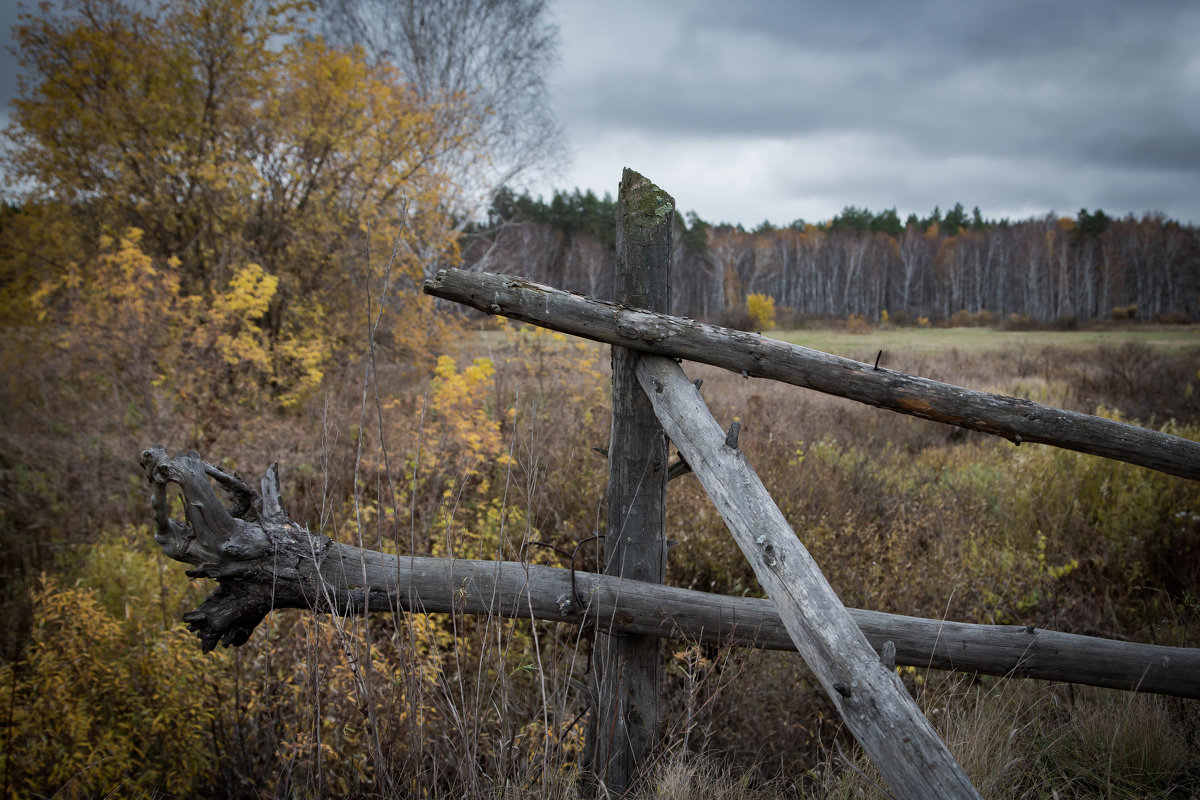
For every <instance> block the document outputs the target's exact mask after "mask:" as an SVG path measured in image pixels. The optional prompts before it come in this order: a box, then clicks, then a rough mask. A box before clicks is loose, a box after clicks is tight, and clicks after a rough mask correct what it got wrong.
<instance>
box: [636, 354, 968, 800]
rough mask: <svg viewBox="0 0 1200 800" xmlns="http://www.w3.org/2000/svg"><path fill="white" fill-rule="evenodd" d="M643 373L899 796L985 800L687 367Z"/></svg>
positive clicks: (675, 438) (647, 362) (654, 401)
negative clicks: (735, 442)
mask: <svg viewBox="0 0 1200 800" xmlns="http://www.w3.org/2000/svg"><path fill="white" fill-rule="evenodd" d="M637 375H638V379H639V380H640V381H641V384H642V389H643V390H644V391H645V392H646V395H647V397H649V398H650V403H651V405H653V406H654V413H655V414H657V415H658V419H659V421H660V422H662V425H663V429H664V430H665V431H666V432H667V436H669V437H670V438H671V441H672V442H674V443H675V446H676V447H677V448H678V449H679V452H680V454H681V455H682V456H683V458H685V459H687V462H688V464H690V465H691V467H692V471H693V472H694V473H695V474H696V477H697V478H698V479H699V480H700V483H701V485H703V486H704V490H705V492H706V493H707V494H708V496H709V497H710V498H711V499H712V501H713V504H714V505H715V506H716V507H717V510H718V511H719V512H720V513H721V516H722V517H724V518H725V523H726V525H728V527H729V530H730V532H731V533H732V534H733V538H734V539H735V540H736V541H737V543H738V546H739V547H740V548H741V550H742V553H743V554H745V556H746V558H747V560H749V561H750V565H751V567H753V569H754V574H755V576H756V577H757V578H758V582H759V583H760V584H761V585H762V587H763V588H764V589H765V590H766V592H767V595H768V596H769V597H770V598H771V600H773V601H774V603H775V608H776V610H778V612H779V615H780V617H781V618H782V619H783V624H784V627H786V628H787V631H788V634H789V635H790V636H791V638H792V641H793V642H795V643H796V649H797V650H799V651H800V655H801V656H803V658H804V661H805V663H807V664H808V668H809V669H810V670H812V672H813V674H814V675H815V676H816V677H817V680H818V681H820V683H821V686H822V687H823V688H824V689H825V691H826V693H827V694H828V695H829V697H830V699H831V700H832V701H833V703H834V705H835V706H837V709H838V713H839V714H840V715H841V717H842V719H843V720H844V721H845V723H846V727H847V728H849V729H850V732H851V733H852V734H854V738H855V739H857V740H858V742H859V744H861V745H862V747H863V749H864V750H865V751H866V752H867V755H869V756H870V757H871V760H872V761H873V762H874V763H875V766H876V767H878V768H879V771H880V772H881V773H883V776H884V778H885V779H886V780H887V782H888V784H889V785H890V786H891V789H892V792H893V793H894V794H895V795H896V796H897V797H901V798H912V800H919V799H920V798H961V797H979V793H978V792H977V791H976V790H975V788H974V787H973V786H972V785H971V781H970V780H969V779H968V778H967V776H966V773H965V772H964V771H963V769H962V767H961V766H959V764H958V762H957V761H955V760H954V756H952V755H951V754H950V751H949V749H947V747H946V745H945V743H944V742H942V740H941V739H940V738H938V735H937V733H936V732H934V730H933V726H931V725H930V724H929V720H927V719H926V718H925V715H924V714H922V713H921V711H920V709H918V708H917V704H916V702H915V701H914V700H913V699H912V697H911V696H909V694H908V690H907V689H905V687H904V684H903V683H902V682H901V681H900V679H899V678H898V677H897V676H896V673H895V671H894V670H893V669H892V668H891V667H890V666H889V665H885V664H883V663H881V659H880V657H879V655H878V654H877V653H876V652H875V650H874V649H872V647H871V644H870V642H868V641H867V638H866V637H865V636H864V635H863V633H862V631H861V630H860V629H859V627H858V625H856V624H855V623H854V620H853V619H852V618H851V616H850V614H849V613H848V612H847V611H846V608H845V607H844V606H843V605H842V602H841V600H839V599H838V597H837V595H836V594H835V593H834V591H833V587H831V586H830V585H829V582H828V581H827V580H826V579H825V576H824V575H823V574H822V572H821V569H820V567H818V566H817V563H816V562H815V561H814V560H813V558H812V556H811V555H809V553H808V550H806V549H805V547H804V545H802V544H801V543H800V540H799V539H797V538H796V534H795V533H794V532H793V531H792V528H791V526H790V525H788V523H787V520H785V519H784V517H783V514H782V512H780V510H779V507H778V506H776V505H775V501H774V500H772V499H771V495H770V494H769V493H768V492H767V489H766V487H765V486H763V484H762V481H760V480H759V478H758V475H756V474H755V472H754V470H753V469H751V468H750V465H749V464H748V463H747V462H746V457H745V456H744V455H742V452H741V451H740V450H738V449H736V448H734V447H730V445H729V443H728V441H727V437H726V434H725V432H724V431H722V430H721V428H720V426H719V425H717V422H716V420H714V419H713V417H712V415H711V414H710V413H709V411H708V408H707V406H705V404H704V400H703V399H701V397H700V392H699V391H697V390H696V387H695V386H694V385H693V384H692V382H691V381H689V380H688V379H687V377H686V376H685V375H684V374H683V370H682V369H680V367H679V365H678V364H676V363H675V362H674V361H672V360H670V359H667V358H662V357H661V356H652V355H643V356H642V358H641V360H640V361H639V362H638V365H637ZM889 650H890V648H889Z"/></svg>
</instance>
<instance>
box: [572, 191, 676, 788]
mask: <svg viewBox="0 0 1200 800" xmlns="http://www.w3.org/2000/svg"><path fill="white" fill-rule="evenodd" d="M674 212H675V201H674V200H673V199H672V198H671V196H670V195H668V194H667V193H666V192H664V191H663V190H662V189H660V188H658V187H657V186H655V185H654V184H653V183H651V182H650V181H649V180H647V179H646V178H645V177H643V176H642V175H639V174H638V173H637V172H634V171H633V170H631V169H628V168H627V169H626V170H625V171H624V173H623V174H622V176H621V185H620V189H619V191H618V194H617V261H616V275H615V276H614V277H615V280H614V286H615V289H616V300H617V302H618V303H623V304H626V305H631V306H638V307H644V308H652V309H655V310H658V311H662V312H666V311H668V310H669V309H670V297H671V292H670V272H671V223H672V218H673V215H674ZM637 359H638V353H637V352H636V351H634V350H628V349H626V348H624V347H614V348H613V349H612V372H613V379H612V381H613V384H612V397H613V423H612V437H611V439H610V441H609V449H608V459H609V473H608V475H609V478H608V522H607V528H606V530H605V539H604V572H605V573H606V574H609V575H615V576H619V577H620V578H623V579H630V580H638V581H647V582H650V583H662V580H663V575H664V573H665V569H666V537H665V535H664V528H665V525H666V490H667V439H666V435H665V434H664V433H663V430H662V426H661V425H660V424H659V422H658V419H657V418H656V417H655V416H654V409H653V408H652V407H651V406H650V403H649V402H648V401H647V399H646V395H645V394H644V393H643V392H642V390H641V388H640V387H639V386H638V381H637V375H636V373H635V371H634V370H635V367H636V365H637ZM599 626H600V630H601V632H602V633H603V620H601V621H600V623H599ZM596 671H597V680H598V681H599V691H598V693H597V697H598V705H597V710H596V714H595V715H594V718H593V725H592V728H591V731H590V733H591V736H592V741H591V742H590V749H591V752H592V765H593V769H594V770H595V772H596V775H597V778H598V779H599V780H602V781H603V782H604V783H605V785H606V787H607V788H608V790H609V791H610V792H611V793H613V794H614V795H619V794H621V793H622V792H624V791H625V790H626V789H627V788H629V787H630V786H631V785H632V784H633V782H634V781H635V780H636V778H637V773H638V770H639V769H640V768H641V767H642V766H643V765H644V764H645V763H646V760H647V757H648V755H649V754H650V752H651V750H652V749H653V748H654V746H655V744H656V743H657V740H658V727H659V726H658V721H659V711H658V703H659V695H660V693H661V687H662V679H663V676H662V671H663V666H662V646H661V644H660V642H659V640H658V639H657V638H655V637H652V636H631V635H625V634H623V635H614V636H606V635H601V636H600V637H599V638H598V640H597V659H596Z"/></svg>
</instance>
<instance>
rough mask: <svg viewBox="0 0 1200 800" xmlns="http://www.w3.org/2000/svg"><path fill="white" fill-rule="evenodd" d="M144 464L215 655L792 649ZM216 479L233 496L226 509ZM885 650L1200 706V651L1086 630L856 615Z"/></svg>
mask: <svg viewBox="0 0 1200 800" xmlns="http://www.w3.org/2000/svg"><path fill="white" fill-rule="evenodd" d="M142 463H143V466H144V468H145V470H146V473H147V476H148V477H149V478H150V480H151V483H152V484H153V485H154V488H155V512H156V515H155V516H156V521H157V532H156V534H155V539H156V540H157V541H158V543H159V544H160V545H161V546H162V547H163V551H164V552H165V553H166V554H167V555H168V556H170V557H171V558H174V559H176V560H178V561H184V562H187V563H191V564H195V565H198V567H199V568H198V569H195V570H191V571H190V573H189V574H191V575H193V576H195V577H209V578H214V579H216V580H217V581H219V582H220V586H219V587H218V589H217V590H216V591H215V592H214V593H213V594H212V595H211V596H210V597H209V598H208V599H207V600H206V601H205V602H204V604H203V605H201V606H200V608H199V609H197V610H195V611H192V612H190V613H188V614H186V615H185V616H184V621H185V622H187V623H188V624H189V626H190V627H191V629H192V631H193V632H194V633H196V634H197V635H198V636H199V637H200V638H201V643H202V646H203V647H204V648H205V649H212V648H213V647H215V646H216V645H217V644H218V643H219V642H220V643H224V644H227V645H229V644H235V645H236V644H242V643H244V642H245V641H246V640H247V639H248V638H249V636H250V634H251V633H252V632H253V630H254V628H255V627H256V626H257V625H258V623H259V622H260V621H261V620H262V618H263V617H264V616H265V615H266V613H267V612H269V611H270V610H272V609H280V608H305V609H310V610H313V611H318V612H323V613H329V612H334V613H340V614H348V613H354V612H361V611H362V610H363V607H364V605H365V606H366V608H367V610H369V611H397V610H403V611H413V612H459V613H467V614H494V615H496V616H501V617H509V618H522V619H529V618H534V619H540V620H547V621H558V622H569V623H577V624H578V623H582V622H584V621H588V620H590V621H591V622H594V623H595V624H596V625H597V626H598V627H600V628H601V629H602V630H609V631H614V632H629V633H644V634H652V635H654V636H662V637H670V638H679V639H687V640H695V641H702V642H709V643H714V644H730V645H738V646H753V647H759V648H764V649H773V650H794V649H795V646H794V645H793V644H792V641H791V639H790V638H789V636H788V634H787V631H786V630H785V629H784V627H783V623H782V621H781V620H780V618H779V614H778V613H776V611H775V606H774V605H773V604H772V603H771V602H770V601H769V600H762V599H756V598H748V597H729V596H725V595H717V594H710V593H707V592H698V591H694V590H690V589H679V588H674V587H669V586H661V585H657V584H650V583H642V582H639V581H629V580H621V579H618V578H613V577H605V576H601V575H596V574H594V573H590V572H575V573H574V587H575V593H576V598H575V599H572V572H571V571H570V570H567V569H562V568H558V567H547V566H540V565H530V564H523V563H518V562H512V561H468V560H458V559H447V558H428V557H414V556H395V555H388V554H385V553H380V552H377V551H372V550H360V549H358V548H356V547H351V546H349V545H344V544H340V543H338V542H333V541H331V540H330V539H329V538H327V537H325V536H322V535H318V534H313V533H310V532H309V531H307V530H305V529H304V528H303V527H302V526H299V525H296V524H295V523H293V522H292V521H291V520H289V519H288V518H287V515H286V513H285V512H283V510H282V509H281V508H280V507H279V504H278V497H279V493H278V484H277V474H276V472H275V470H274V469H272V470H270V471H268V473H267V475H266V476H265V477H264V479H263V482H262V485H263V488H264V492H263V494H262V495H261V496H260V495H259V494H258V493H256V492H254V491H253V490H251V489H250V488H249V487H248V486H246V485H245V484H244V483H242V482H241V481H240V480H237V479H235V478H233V477H232V476H229V475H226V474H225V473H223V472H222V471H221V470H219V469H217V468H216V467H213V466H211V465H209V464H205V463H204V462H203V461H201V460H200V459H199V456H198V455H195V454H190V453H189V454H187V455H185V456H179V457H176V458H168V457H167V454H166V453H165V452H164V451H163V450H162V449H161V448H154V449H153V450H148V451H146V453H145V454H143V457H142ZM209 477H212V478H214V479H215V480H217V482H218V483H220V484H221V485H222V486H223V487H224V488H225V489H226V491H227V492H229V493H230V494H231V495H232V496H233V497H234V503H233V506H232V507H231V508H230V509H226V508H225V507H224V506H223V505H222V504H221V503H220V501H219V500H218V499H217V497H216V495H215V493H214V492H213V489H212V486H211V484H210V483H209V480H208V478H209ZM168 483H176V484H178V485H179V486H180V488H181V489H182V491H183V495H184V500H185V506H186V508H187V509H188V523H189V524H186V525H185V524H180V523H178V522H176V521H174V520H171V519H169V518H168V516H167V513H166V486H167V484H168ZM849 611H850V615H851V617H852V618H853V619H854V621H855V623H857V624H858V626H859V628H861V629H862V631H863V633H864V634H866V637H867V639H868V641H870V643H871V645H872V647H874V648H875V649H876V650H877V651H878V650H882V649H883V646H884V644H885V643H886V642H892V643H893V644H894V645H895V648H896V663H897V664H901V665H908V666H914V667H922V668H924V667H930V668H934V669H944V670H957V671H960V672H978V673H981V674H985V675H1007V676H1014V677H1021V678H1039V679H1043V680H1053V681H1066V682H1070V683H1079V684H1087V685H1091V686H1104V687H1109V688H1114V689H1125V690H1132V691H1140V692H1152V693H1156V694H1168V695H1177V696H1180V697H1193V698H1200V649H1196V648H1174V647H1162V646H1158V645H1146V644H1135V643H1131V642H1122V641H1115V640H1111V639H1101V638H1097V637H1091V636H1079V635H1076V634H1070V633H1060V632H1056V631H1048V630H1044V629H1040V628H1038V629H1034V628H1028V627H1022V626H1017V625H972V624H967V623H962V622H947V621H942V620H936V619H921V618H918V617H907V616H901V615H897V614H884V613H881V612H877V611H859V610H855V609H849Z"/></svg>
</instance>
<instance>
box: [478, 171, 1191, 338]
mask: <svg viewBox="0 0 1200 800" xmlns="http://www.w3.org/2000/svg"><path fill="white" fill-rule="evenodd" d="M615 211H616V204H615V201H614V200H613V199H612V197H611V196H610V195H608V194H606V195H605V196H604V197H603V198H599V197H597V196H596V195H595V194H594V193H593V192H591V191H587V192H580V191H579V190H578V189H576V190H574V191H573V192H555V193H554V195H553V197H552V198H551V199H550V202H548V203H547V202H545V201H543V200H542V199H541V198H540V197H539V198H538V199H536V200H535V199H533V198H531V197H530V196H529V195H528V194H520V195H518V194H515V193H514V192H512V191H509V190H501V191H500V192H499V193H498V194H497V195H496V198H495V200H494V202H493V203H492V206H491V209H490V211H489V218H488V223H487V224H486V225H482V226H479V227H478V228H477V229H475V230H473V231H471V234H472V235H471V237H470V240H469V242H468V243H467V245H466V247H465V248H464V251H463V255H464V260H465V263H466V264H467V265H468V266H470V267H473V268H477V269H481V270H489V271H495V272H510V273H514V274H520V275H523V276H526V277H529V278H531V279H534V280H539V281H544V282H546V283H549V284H552V285H554V286H558V287H562V288H566V289H571V290H574V291H578V292H583V293H586V294H590V295H593V296H597V297H611V294H612V267H613V259H614V257H615V250H614V244H615V239H616V235H615V233H616V232H615ZM674 249H675V253H674V275H673V276H672V307H673V311H674V312H675V313H677V314H682V315H686V316H691V317H697V318H700V319H705V320H723V321H729V320H733V319H736V318H737V317H738V316H739V315H740V314H742V312H743V311H744V309H745V304H746V297H747V295H749V294H754V293H759V294H765V295H768V296H770V297H773V298H774V299H775V301H776V303H777V305H779V306H780V307H782V308H784V309H790V310H791V313H792V315H793V316H794V318H798V319H803V318H846V317H849V316H850V315H854V314H861V315H863V316H865V317H866V318H868V319H872V320H875V319H879V318H881V316H883V315H884V312H885V311H886V312H887V316H888V317H889V318H890V319H891V320H893V321H897V322H899V321H904V320H906V319H907V320H910V321H916V320H918V319H920V318H922V317H925V318H928V319H931V320H933V321H939V320H951V319H952V318H955V315H956V314H957V315H958V317H957V318H958V319H963V318H964V312H965V314H966V315H970V318H971V319H973V320H975V321H979V320H988V321H1004V320H1014V321H1015V320H1023V321H1032V322H1036V323H1051V322H1059V323H1066V324H1070V323H1073V322H1075V321H1083V322H1086V321H1090V320H1095V319H1104V318H1114V317H1115V318H1120V319H1144V320H1153V319H1157V320H1160V321H1177V322H1182V321H1190V320H1194V319H1196V318H1197V316H1198V312H1200V230H1197V228H1196V227H1195V226H1193V225H1181V224H1180V223H1178V222H1176V221H1174V220H1170V219H1167V218H1166V217H1165V216H1163V215H1162V214H1147V215H1144V216H1143V217H1141V218H1136V217H1134V216H1132V215H1130V216H1126V217H1124V218H1121V219H1116V218H1112V217H1110V216H1108V215H1107V214H1105V213H1104V212H1103V211H1095V212H1094V213H1089V212H1088V211H1087V210H1086V209H1083V210H1081V211H1080V212H1079V214H1078V215H1076V216H1075V217H1056V216H1054V215H1047V216H1046V217H1043V218H1040V219H1028V220H1022V221H1017V222H1013V221H1010V220H1007V219H1005V220H999V221H996V220H987V219H984V217H983V215H982V214H981V213H980V211H979V209H978V207H976V208H975V209H974V210H973V212H971V213H968V212H967V211H966V210H965V209H964V208H963V206H962V205H961V204H958V205H956V206H955V207H954V208H953V209H952V210H950V211H949V212H947V213H945V214H943V213H942V212H941V211H940V209H937V208H935V209H934V210H933V212H932V213H931V214H930V215H929V216H928V217H925V218H919V217H917V216H916V215H915V214H911V215H909V217H908V218H907V219H906V220H905V221H903V222H901V220H900V217H899V216H898V215H897V213H896V211H895V209H891V210H887V211H883V212H881V213H878V214H875V213H872V212H871V211H869V210H868V209H866V208H861V209H860V208H856V207H854V206H847V207H846V208H845V209H843V211H842V213H841V214H839V215H838V216H836V217H834V218H833V219H832V220H829V221H828V222H823V223H816V224H811V223H806V222H804V221H803V220H797V221H795V222H793V223H792V224H790V225H788V226H786V227H775V226H773V225H771V224H770V223H767V222H764V223H762V224H761V225H759V226H758V227H756V228H755V229H753V230H751V231H747V230H745V229H744V228H743V227H742V226H740V225H738V226H734V225H729V224H726V223H721V224H710V223H708V222H705V221H704V220H702V219H700V218H699V217H698V216H697V215H696V214H695V213H694V212H689V213H688V214H687V216H686V217H684V216H683V215H680V214H679V213H678V212H677V213H676V215H675V231H674Z"/></svg>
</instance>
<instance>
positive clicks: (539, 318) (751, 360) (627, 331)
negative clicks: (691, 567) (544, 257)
mask: <svg viewBox="0 0 1200 800" xmlns="http://www.w3.org/2000/svg"><path fill="white" fill-rule="evenodd" d="M425 291H426V292H427V293H429V294H432V295H434V296H436V297H441V298H445V299H448V300H454V301H456V302H459V303H463V304H464V305H468V306H471V307H473V308H477V309H479V310H481V311H485V312H487V313H491V314H503V315H505V316H508V317H512V318H513V319H518V320H521V321H524V322H529V323H532V324H535V325H540V326H543V327H547V328H552V329H554V330H558V331H562V332H564V333H570V334H573V335H576V336H582V337H585V338H588V339H594V340H596V341H600V342H608V343H609V344H613V345H618V346H620V347H626V348H631V349H636V350H642V351H646V352H652V353H655V354H657V355H662V356H669V357H672V358H682V359H687V360H689V361H698V362H701V363H704V364H712V365H714V366H718V367H724V368H725V369H729V370H733V371H734V372H740V373H744V374H745V375H747V376H751V377H756V378H771V379H774V380H778V381H783V382H784V383H790V384H794V385H796V386H803V387H805V388H808V389H815V390H816V391H819V392H825V393H827V394H833V395H838V396H839V397H846V398H849V399H851V400H857V401H859V402H861V403H866V404H868V405H872V406H877V407H879V408H886V409H889V410H891V411H896V412H899V413H901V414H908V415H911V416H915V417H921V418H923V419H930V420H934V421H936V422H943V423H946V424H948V425H957V426H958V427H961V428H966V429H968V430H974V431H980V432H982V433H988V434H992V435H994V436H1000V437H1003V438H1005V439H1008V440H1010V441H1012V442H1014V443H1017V444H1020V443H1022V442H1035V443H1041V444H1050V445H1054V446H1056V447H1063V448H1066V449H1068V450H1077V451H1079V452H1082V453H1090V454H1092V455H1098V456H1103V457H1105V458H1112V459H1116V460H1118V461H1127V462H1129V463H1131V464H1138V465H1140V466H1143V467H1148V468H1150V469H1154V470H1159V471H1160V472H1166V473H1169V474H1171V475H1178V476H1181V477H1184V478H1190V479H1192V480H1196V479H1200V443H1198V442H1194V441H1191V440H1188V439H1183V438H1180V437H1178V436H1171V435H1169V434H1165V433H1160V432H1158V431H1152V430H1148V429H1146V428H1139V427H1137V426H1134V425H1129V424H1126V423H1124V422H1116V421H1114V420H1109V419H1104V418H1101V417H1095V416H1092V415H1090V414H1081V413H1079V412H1075V411H1064V410H1062V409H1057V408H1052V407H1050V406H1044V405H1041V404H1039V403H1035V402H1033V401H1031V400H1023V399H1020V398H1015V397H1005V396H1003V395H997V394H991V393H989V392H981V391H976V390H973V389H967V388H963V387H961V386H954V385H952V384H948V383H941V382H939V381H934V380H929V379H928V378H919V377H914V376H911V375H905V374H904V373H900V372H895V371H892V370H889V369H883V368H879V369H876V368H874V367H873V366H872V365H871V364H864V363H862V362H859V361H853V360H851V359H848V358H840V357H838V356H833V355H829V354H828V353H822V352H820V351H817V350H810V349H808V348H806V347H799V346H797V345H792V344H787V343H786V342H781V341H778V340H776V339H770V338H767V337H763V336H760V335H757V334H753V333H743V332H741V331H734V330H729V329H727V328H721V327H718V326H715V325H705V324H702V323H699V322H696V321H694V320H691V319H685V318H683V317H674V316H670V315H666V314H658V313H652V312H649V311H645V310H642V309H637V308H629V307H626V306H621V305H617V304H614V303H605V302H601V301H599V300H592V299H590V298H587V297H584V296H583V295H579V294H574V293H572V292H564V291H561V290H559V289H554V288H552V287H549V286H544V285H542V284H539V283H534V282H533V281H527V280H524V279H522V278H514V277H511V276H503V275H492V274H489V273H471V272H463V271H460V270H442V271H440V272H439V273H438V274H437V276H436V277H435V278H434V279H432V280H429V281H426V283H425Z"/></svg>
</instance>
